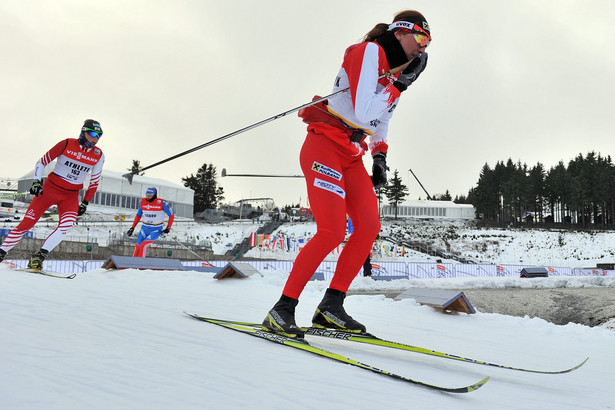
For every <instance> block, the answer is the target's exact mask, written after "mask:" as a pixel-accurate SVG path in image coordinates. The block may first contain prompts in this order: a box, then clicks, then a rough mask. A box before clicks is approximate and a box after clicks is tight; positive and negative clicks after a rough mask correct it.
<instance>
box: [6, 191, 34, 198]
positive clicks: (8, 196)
mask: <svg viewBox="0 0 615 410" xmlns="http://www.w3.org/2000/svg"><path fill="white" fill-rule="evenodd" d="M27 193H29V192H18V193H16V194H10V195H4V196H0V199H4V198H11V197H14V196H20V195H25V194H27Z"/></svg>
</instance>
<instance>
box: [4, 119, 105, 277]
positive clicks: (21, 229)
mask: <svg viewBox="0 0 615 410" xmlns="http://www.w3.org/2000/svg"><path fill="white" fill-rule="evenodd" d="M102 134H103V130H102V128H101V126H100V123H99V122H98V121H95V120H85V122H84V124H83V126H82V127H81V133H80V134H79V138H68V139H65V140H62V141H60V142H58V143H57V144H56V145H55V146H54V147H53V148H51V149H50V150H49V151H47V152H46V153H45V155H43V157H42V158H41V159H39V160H38V162H37V163H36V165H35V167H34V182H33V183H32V187H31V188H30V193H31V194H33V195H34V198H33V199H32V202H31V203H30V206H29V207H28V210H27V211H26V214H25V216H24V218H23V220H22V221H21V222H20V223H19V225H17V226H16V227H15V229H13V230H12V231H11V232H9V234H8V235H7V237H6V239H5V240H4V242H3V243H2V246H0V261H1V260H2V259H4V257H5V256H6V253H7V252H8V251H10V250H11V249H13V247H14V246H15V245H17V244H18V243H19V241H20V240H21V238H22V237H23V236H24V234H25V233H26V232H28V230H30V229H31V228H32V227H33V226H34V225H35V224H36V222H37V221H38V220H39V219H40V217H41V216H42V215H43V213H44V212H45V211H46V210H47V209H49V208H50V207H51V206H52V205H57V207H58V214H59V219H60V221H59V223H58V227H57V228H56V229H55V230H54V231H53V232H52V233H51V234H50V235H49V236H48V237H47V239H46V240H45V242H44V243H43V246H41V249H40V250H39V251H37V252H36V253H35V254H34V255H32V257H31V258H30V261H29V262H28V268H30V269H38V270H40V269H42V268H43V261H44V260H45V258H46V257H47V254H48V253H49V252H50V251H51V250H52V249H53V248H55V247H56V246H58V245H59V244H60V242H62V239H64V236H65V235H66V233H67V232H68V230H69V229H70V228H71V227H72V226H73V223H74V222H75V220H76V219H77V216H80V215H83V214H84V213H85V211H86V208H87V206H88V203H89V201H91V200H92V198H93V197H94V193H95V192H96V189H97V188H98V183H99V182H100V175H101V173H102V168H103V164H104V162H105V155H104V154H103V152H102V151H101V150H100V148H98V147H96V143H97V142H98V140H99V139H100V137H101V136H102ZM54 159H57V162H56V165H55V167H54V169H53V171H52V172H51V173H50V174H49V176H48V177H47V179H46V180H45V183H44V184H42V185H41V180H42V178H43V170H44V169H45V166H47V165H48V164H49V163H50V162H52V161H53V160H54ZM88 175H91V177H90V183H89V186H88V189H87V191H86V193H85V196H84V198H83V201H82V202H81V204H79V190H80V189H82V188H83V183H84V182H85V180H86V178H87V176H88Z"/></svg>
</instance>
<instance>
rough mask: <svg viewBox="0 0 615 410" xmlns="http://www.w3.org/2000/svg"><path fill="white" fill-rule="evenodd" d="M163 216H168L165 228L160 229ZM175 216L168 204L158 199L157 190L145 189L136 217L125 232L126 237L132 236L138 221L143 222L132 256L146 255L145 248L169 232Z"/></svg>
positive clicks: (153, 188)
mask: <svg viewBox="0 0 615 410" xmlns="http://www.w3.org/2000/svg"><path fill="white" fill-rule="evenodd" d="M165 214H166V215H168V217H169V220H168V221H167V227H166V228H164V229H163V228H162V225H163V224H164V220H165ZM174 219H175V214H174V213H173V209H171V207H170V206H169V203H168V202H167V201H165V200H164V199H162V198H158V190H157V189H156V188H155V187H149V188H147V191H145V198H142V199H141V203H140V204H139V210H138V211H137V216H136V217H135V220H134V221H133V222H132V226H131V227H130V229H129V230H128V232H126V234H127V235H128V236H132V234H133V232H134V230H135V228H136V226H137V224H138V223H139V221H141V222H143V224H142V225H141V231H140V232H139V236H138V237H137V243H136V244H135V252H134V254H133V255H132V256H136V257H141V258H144V257H145V254H146V253H147V248H149V246H150V245H151V244H152V243H154V241H155V240H156V239H158V238H159V237H160V235H166V234H168V233H169V231H170V230H171V226H172V225H173V221H174Z"/></svg>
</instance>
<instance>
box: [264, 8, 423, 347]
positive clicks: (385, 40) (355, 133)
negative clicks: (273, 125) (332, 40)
mask: <svg viewBox="0 0 615 410" xmlns="http://www.w3.org/2000/svg"><path fill="white" fill-rule="evenodd" d="M430 42H431V34H430V29H429V25H428V24H427V21H426V20H425V17H423V15H422V14H421V13H419V12H417V11H414V10H406V11H402V12H400V13H398V14H397V15H396V16H395V18H394V19H393V22H392V23H391V24H385V23H381V24H378V25H376V26H375V27H374V28H373V29H372V30H371V31H370V32H369V33H368V34H367V35H366V36H365V38H364V39H363V42H362V43H359V44H355V45H352V46H350V47H349V48H348V49H346V52H345V54H344V60H343V62H342V67H341V68H340V70H339V72H338V74H337V77H336V79H335V83H334V87H333V91H334V92H336V91H338V90H342V89H345V88H348V87H349V88H350V90H349V91H348V92H345V93H342V94H339V95H337V96H335V97H332V98H331V99H329V101H328V104H327V103H319V104H316V105H312V106H310V107H308V108H305V109H302V110H301V111H299V116H300V117H301V118H303V121H304V122H306V123H307V124H309V125H308V127H307V131H308V134H307V137H306V139H305V142H304V143H303V147H302V148H301V154H300V163H301V168H302V170H303V173H304V175H305V180H306V183H307V190H308V196H309V200H310V206H311V209H312V212H313V214H314V219H315V220H316V225H317V232H316V235H314V237H313V238H312V239H311V240H310V241H309V242H308V243H307V245H306V246H304V247H303V249H302V250H301V252H300V253H299V255H298V256H297V259H296V260H295V263H294V264H293V268H292V270H291V272H290V276H289V278H288V280H287V281H286V285H285V287H284V289H283V291H282V296H281V297H280V300H279V301H278V302H277V303H276V304H275V305H274V306H273V308H272V309H271V310H270V311H269V312H268V314H267V317H266V318H265V320H264V321H263V324H262V326H263V329H264V330H267V331H270V332H274V333H278V334H283V335H285V336H289V337H299V338H301V337H303V335H304V332H303V331H302V330H301V329H300V328H299V327H298V326H297V325H296V323H295V307H296V306H297V304H298V303H299V295H300V294H301V292H302V291H303V289H304V287H305V285H306V284H307V282H308V281H309V280H310V278H311V277H312V275H313V274H314V272H315V271H316V269H317V268H318V266H319V265H320V263H321V262H322V261H323V260H324V258H325V256H326V255H328V254H329V252H331V251H332V250H333V249H334V248H335V247H336V246H337V245H339V244H340V243H341V242H342V241H343V240H344V236H345V232H346V215H348V216H349V217H350V218H351V219H352V222H353V224H354V233H353V234H352V235H351V236H350V238H349V239H348V242H347V243H346V246H345V247H344V249H343V251H342V253H341V254H340V257H339V259H338V262H337V266H336V270H335V274H334V276H333V279H332V280H331V284H330V285H329V288H328V289H327V290H326V292H325V295H324V298H323V299H322V302H320V304H319V305H318V307H317V308H316V312H315V313H314V316H313V318H312V322H313V326H316V327H323V328H333V329H340V330H344V331H349V332H354V333H362V332H365V331H366V329H365V326H363V325H362V324H361V323H359V322H357V321H356V320H354V319H353V318H352V317H351V316H350V315H348V313H346V311H345V310H344V307H343V302H344V298H345V296H346V292H347V291H348V288H349V286H350V284H351V282H352V280H353V279H354V277H355V276H356V275H357V273H358V272H359V270H360V269H361V266H362V265H363V262H364V261H365V258H366V257H367V255H368V254H369V251H370V249H371V247H372V244H373V243H374V239H376V236H377V235H378V233H379V231H380V220H379V217H378V203H377V199H376V193H375V190H374V188H376V189H377V188H379V187H381V186H383V185H385V184H386V182H387V177H386V171H387V169H388V167H387V165H386V155H387V150H388V143H387V130H388V124H389V119H390V118H391V116H392V114H393V110H394V109H395V107H396V106H397V103H398V100H399V97H400V95H401V93H402V92H404V91H406V89H407V88H408V87H409V86H410V85H411V84H412V83H413V82H414V81H415V80H416V79H417V78H418V76H419V75H420V74H421V72H422V71H423V70H424V69H425V66H426V64H427V53H425V49H426V47H427V46H428V45H429V43H430ZM400 66H402V67H403V66H405V68H404V69H403V71H402V72H400V73H397V74H391V73H390V71H391V70H393V69H395V68H398V67H400ZM315 98H317V97H315ZM368 149H369V151H370V152H371V155H372V158H373V167H372V176H371V178H370V175H369V174H368V173H367V171H366V170H365V167H364V165H363V160H362V155H363V154H364V152H365V151H366V150H368Z"/></svg>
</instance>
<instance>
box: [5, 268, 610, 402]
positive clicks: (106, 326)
mask: <svg viewBox="0 0 615 410" xmlns="http://www.w3.org/2000/svg"><path fill="white" fill-rule="evenodd" d="M262 273H263V276H260V275H253V276H251V277H249V278H247V279H229V280H215V279H213V278H212V276H211V274H204V273H198V272H169V271H167V272H163V271H137V270H122V271H104V270H94V271H90V272H86V273H82V274H79V275H78V276H77V278H75V279H74V280H62V279H54V278H47V277H43V276H39V275H34V274H29V273H24V272H16V271H12V270H10V269H9V268H8V267H7V265H5V264H3V265H0V329H1V331H0V363H1V364H2V365H1V366H2V371H0V398H1V400H0V403H1V404H0V408H6V409H42V408H44V409H63V410H65V409H84V408H88V409H247V408H255V409H256V408H258V409H286V408H301V409H322V408H335V409H356V408H364V409H375V408H390V409H402V408H403V409H406V408H426V409H441V408H459V409H495V408H497V409H520V408H523V409H545V408H557V409H580V408H587V409H602V408H613V396H612V383H611V379H612V369H613V368H614V367H615V354H614V353H613V346H614V345H615V332H613V331H610V330H608V329H604V328H589V327H586V326H582V325H577V324H569V325H566V326H556V325H553V324H551V323H548V322H546V321H544V320H542V319H537V318H534V319H530V318H528V317H525V318H519V317H510V316H504V315H498V314H486V313H481V312H478V313H476V314H473V315H466V314H442V313H441V312H440V311H437V310H435V309H433V308H430V307H426V306H420V305H417V304H416V303H415V302H414V301H413V300H411V299H406V300H402V301H393V300H392V299H388V298H385V297H384V296H383V295H381V294H377V295H371V296H365V295H362V296H349V297H348V298H347V299H346V303H345V305H346V308H347V310H348V311H349V313H351V314H352V315H353V316H354V317H355V318H357V319H359V320H360V321H362V322H363V323H364V324H366V325H367V328H368V330H369V331H371V332H373V333H375V334H377V335H379V336H381V337H383V338H386V339H390V340H397V341H402V342H405V343H408V344H413V345H417V346H422V347H428V348H432V349H437V350H440V351H444V352H448V353H454V354H459V355H463V356H467V357H472V358H476V359H480V360H485V361H490V362H496V363H501V364H504V365H510V366H515V367H529V368H538V369H547V370H557V369H561V368H566V367H570V366H573V365H575V364H577V363H579V362H581V361H582V360H584V359H585V358H586V357H589V361H588V362H587V363H586V364H585V365H584V366H583V367H581V368H580V369H578V370H577V371H575V372H573V373H569V374H563V375H540V374H529V373H520V372H515V371H512V370H504V369H498V368H492V367H487V366H479V365H473V364H466V363H459V362H456V361H452V360H446V359H440V358H434V357H430V356H425V355H420V354H416V353H410V352H403V351H393V350H386V349H384V348H377V347H372V346H361V345H352V344H350V343H348V342H341V341H334V340H320V339H310V341H311V342H313V343H314V344H315V345H317V346H321V347H324V348H326V349H329V350H331V351H335V352H337V353H340V354H342V355H345V356H348V357H352V358H354V359H357V360H359V361H362V362H365V363H369V364H372V365H375V366H377V367H379V368H382V369H386V370H390V371H392V372H394V373H397V374H401V375H403V376H406V377H410V378H413V379H419V380H423V381H426V382H431V383H435V384H440V385H447V386H461V385H465V384H468V383H472V382H476V381H478V380H480V379H482V378H483V377H485V376H491V380H490V381H489V382H488V383H487V384H486V385H485V386H484V387H483V388H481V389H480V390H478V391H476V392H472V393H468V394H464V395H453V394H445V393H437V392H433V391H430V390H427V389H425V388H421V387H418V386H414V385H410V384H407V383H404V382H401V381H396V380H391V379H389V378H386V377H384V376H382V375H377V374H373V373H369V372H367V371H364V370H361V369H358V368H355V367H350V366H346V365H343V364H339V363H336V362H333V361H330V360H327V359H322V358H318V357H315V356H312V355H310V354H308V353H305V352H301V351H297V350H294V349H290V348H286V347H283V346H280V345H276V344H273V343H269V342H267V341H263V340H259V339H256V338H251V337H248V336H245V335H241V334H239V333H236V332H232V331H230V330H226V329H222V328H220V327H217V326H214V325H209V324H207V323H203V322H198V321H195V320H193V319H191V318H188V317H186V316H184V315H183V314H182V311H184V310H186V311H189V312H194V313H199V314H202V315H209V316H213V317H220V318H228V319H236V320H246V321H255V322H257V321H260V320H262V318H263V317H264V315H265V313H266V312H267V310H268V309H269V308H270V307H271V306H272V305H273V303H274V302H275V301H276V300H277V299H278V297H279V295H280V292H281V289H282V287H283V284H284V282H285V280H286V277H287V275H288V272H285V271H280V270H265V271H263V272H262ZM598 279H600V282H597V280H598ZM562 280H563V279H562V278H557V279H556V278H544V279H538V278H537V279H532V282H533V283H534V286H547V287H548V286H554V282H553V281H560V285H561V281H562ZM567 280H568V281H569V283H568V285H569V286H597V285H602V286H615V283H614V282H613V281H615V278H611V277H608V278H592V277H585V278H568V279H567ZM447 281H453V282H454V283H452V285H453V286H457V287H459V286H462V287H466V288H467V287H484V286H505V287H511V286H524V284H527V283H528V282H527V280H524V279H515V278H491V279H484V278H483V279H474V280H471V279H457V280H452V279H433V280H422V281H420V283H419V281H415V282H416V283H415V285H421V286H430V287H436V286H445V287H446V286H451V283H448V284H447V283H446V282H447ZM401 282H404V283H401ZM496 282H497V283H496ZM407 285H408V281H407V280H403V281H392V282H382V281H377V282H376V281H373V280H371V279H368V278H357V279H356V280H355V282H354V283H353V288H352V289H354V290H369V289H371V290H374V289H375V287H378V288H380V289H383V290H386V289H388V290H391V289H394V288H395V287H399V288H400V289H401V288H403V287H407ZM568 285H567V286H568ZM326 286H327V283H326V282H322V281H321V282H310V283H309V284H308V286H307V288H306V289H305V291H304V293H303V294H302V297H301V301H300V304H299V306H298V308H297V320H298V322H299V323H300V324H307V323H309V322H310V319H311V315H312V313H313V310H314V308H315V306H316V305H317V304H318V302H319V300H320V298H321V297H322V294H323V292H324V289H325V288H326Z"/></svg>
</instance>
